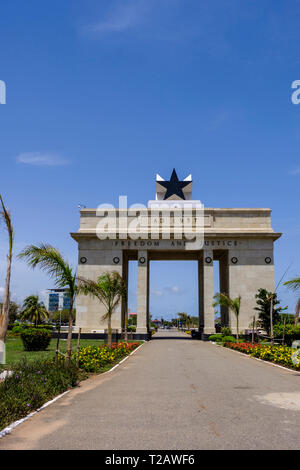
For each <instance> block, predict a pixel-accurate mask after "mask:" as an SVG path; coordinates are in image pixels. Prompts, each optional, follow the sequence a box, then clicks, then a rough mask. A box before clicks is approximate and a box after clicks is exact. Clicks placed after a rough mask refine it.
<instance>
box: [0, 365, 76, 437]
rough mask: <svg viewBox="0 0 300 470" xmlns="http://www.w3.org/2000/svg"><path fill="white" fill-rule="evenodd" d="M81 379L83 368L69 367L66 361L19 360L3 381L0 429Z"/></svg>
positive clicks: (0, 399)
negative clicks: (80, 369)
mask: <svg viewBox="0 0 300 470" xmlns="http://www.w3.org/2000/svg"><path fill="white" fill-rule="evenodd" d="M79 380H80V371H79V370H78V369H77V368H76V367H75V366H74V365H73V364H71V365H70V367H67V368H66V367H65V366H64V362H63V361H59V363H58V364H56V363H55V361H54V360H50V361H34V362H27V361H26V360H23V361H21V362H19V363H17V364H16V365H15V366H14V367H13V370H12V373H11V374H7V376H6V378H5V380H4V381H3V382H1V383H0V403H1V406H0V431H1V430H2V429H3V428H4V427H5V426H7V425H9V424H10V423H12V422H13V421H15V420H17V419H21V418H23V417H25V416H26V415H27V414H28V413H30V412H32V411H34V410H36V409H37V408H39V407H40V406H42V405H43V404H44V403H45V402H47V401H48V400H51V398H53V397H55V396H57V395H59V394H60V393H62V392H64V391H66V390H68V389H69V388H71V387H74V386H75V385H76V384H77V382H78V381H79Z"/></svg>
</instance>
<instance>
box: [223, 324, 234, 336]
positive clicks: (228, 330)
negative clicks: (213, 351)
mask: <svg viewBox="0 0 300 470" xmlns="http://www.w3.org/2000/svg"><path fill="white" fill-rule="evenodd" d="M221 333H222V336H232V331H231V328H229V326H223V328H221Z"/></svg>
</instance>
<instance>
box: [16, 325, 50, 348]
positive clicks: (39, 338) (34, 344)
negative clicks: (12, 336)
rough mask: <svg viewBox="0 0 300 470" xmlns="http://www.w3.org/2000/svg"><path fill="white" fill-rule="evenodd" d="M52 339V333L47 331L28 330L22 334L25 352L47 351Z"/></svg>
mask: <svg viewBox="0 0 300 470" xmlns="http://www.w3.org/2000/svg"><path fill="white" fill-rule="evenodd" d="M51 338H52V334H51V331H49V330H46V329H38V328H28V329H26V330H23V332H22V333H21V339H22V341H23V345H24V349H25V351H45V349H47V347H48V346H49V344H50V341H51Z"/></svg>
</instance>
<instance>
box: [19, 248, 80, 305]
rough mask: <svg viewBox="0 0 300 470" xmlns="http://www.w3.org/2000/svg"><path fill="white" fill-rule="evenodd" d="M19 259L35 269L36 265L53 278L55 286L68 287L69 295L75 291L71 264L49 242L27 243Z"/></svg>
mask: <svg viewBox="0 0 300 470" xmlns="http://www.w3.org/2000/svg"><path fill="white" fill-rule="evenodd" d="M18 258H20V259H26V261H27V264H28V265H29V266H30V267H31V268H32V269H35V268H36V267H37V266H39V267H40V269H41V270H42V271H45V272H46V273H47V274H48V275H49V276H50V277H53V278H54V279H55V285H56V286H57V287H61V288H62V287H66V286H68V287H69V289H70V295H72V296H73V294H74V291H75V275H74V274H73V269H72V266H71V265H69V263H68V262H67V261H65V260H64V258H63V256H62V255H61V253H60V252H59V250H57V249H56V248H54V247H53V246H52V245H50V244H44V243H41V244H40V245H29V246H26V247H25V248H24V250H22V251H21V253H20V254H19V255H18Z"/></svg>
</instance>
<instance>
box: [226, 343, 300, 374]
mask: <svg viewBox="0 0 300 470" xmlns="http://www.w3.org/2000/svg"><path fill="white" fill-rule="evenodd" d="M224 346H225V347H227V348H230V349H235V350H236V351H240V352H242V353H245V354H248V355H250V356H251V357H257V358H259V359H263V360H264V361H269V362H274V363H275V364H280V365H282V366H285V367H289V368H290V369H295V370H300V364H299V363H298V362H299V360H297V357H296V356H297V350H295V349H293V348H290V347H289V346H281V345H278V344H274V345H262V344H251V343H225V344H224ZM292 356H293V357H292ZM299 356H300V352H299ZM299 356H298V357H299Z"/></svg>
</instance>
